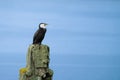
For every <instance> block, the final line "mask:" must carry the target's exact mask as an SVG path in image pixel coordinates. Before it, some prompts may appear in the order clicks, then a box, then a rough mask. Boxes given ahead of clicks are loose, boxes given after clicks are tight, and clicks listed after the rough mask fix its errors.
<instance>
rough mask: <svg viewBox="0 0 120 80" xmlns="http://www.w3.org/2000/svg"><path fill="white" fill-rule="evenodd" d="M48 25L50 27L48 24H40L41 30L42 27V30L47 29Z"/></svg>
mask: <svg viewBox="0 0 120 80" xmlns="http://www.w3.org/2000/svg"><path fill="white" fill-rule="evenodd" d="M47 25H48V24H47V23H40V24H39V28H40V27H41V28H46V26H47Z"/></svg>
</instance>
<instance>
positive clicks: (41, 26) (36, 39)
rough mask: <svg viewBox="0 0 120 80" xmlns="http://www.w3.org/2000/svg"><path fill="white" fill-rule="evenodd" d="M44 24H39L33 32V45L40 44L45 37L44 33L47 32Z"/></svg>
mask: <svg viewBox="0 0 120 80" xmlns="http://www.w3.org/2000/svg"><path fill="white" fill-rule="evenodd" d="M46 25H47V24H46V23H40V24H39V29H38V30H37V31H36V32H35V34H34V36H33V44H41V42H42V40H43V39H44V37H45V33H46V31H47V29H46Z"/></svg>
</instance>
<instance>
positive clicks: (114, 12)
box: [0, 0, 120, 55]
mask: <svg viewBox="0 0 120 80" xmlns="http://www.w3.org/2000/svg"><path fill="white" fill-rule="evenodd" d="M119 4H120V1H119V0H114V1H113V0H92V1H89V0H70V1H68V0H52V1H50V0H49V1H48V0H34V1H33V0H1V1H0V18H1V19H0V26H1V28H0V36H1V38H0V39H1V41H0V44H1V47H0V48H1V49H0V53H9V52H11V53H16V54H17V53H20V54H21V53H23V54H24V53H25V52H26V51H27V47H28V46H29V44H31V43H32V37H33V34H34V32H35V31H36V30H37V28H38V24H39V23H40V22H46V23H48V24H49V25H48V27H47V28H48V30H47V33H46V37H45V39H44V41H43V43H44V44H48V45H49V46H50V47H51V52H52V53H54V54H105V55H106V54H107V55H109V54H110V55H119V54H120V50H119V47H120V31H119V30H120V10H119V9H120V5H119Z"/></svg>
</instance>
